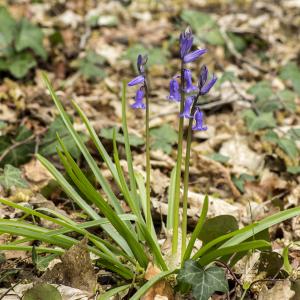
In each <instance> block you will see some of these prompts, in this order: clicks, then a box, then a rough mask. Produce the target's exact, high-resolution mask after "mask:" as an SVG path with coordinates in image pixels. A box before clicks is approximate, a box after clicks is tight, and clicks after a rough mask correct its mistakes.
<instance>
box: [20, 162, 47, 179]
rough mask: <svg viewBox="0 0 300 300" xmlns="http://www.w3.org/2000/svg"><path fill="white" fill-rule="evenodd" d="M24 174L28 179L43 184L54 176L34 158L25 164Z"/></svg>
mask: <svg viewBox="0 0 300 300" xmlns="http://www.w3.org/2000/svg"><path fill="white" fill-rule="evenodd" d="M24 175H25V177H26V179H27V180H28V181H31V182H33V183H42V184H47V183H48V182H49V180H50V179H51V178H52V176H51V174H50V173H49V172H48V171H47V169H46V168H45V167H43V166H42V164H41V163H40V161H39V160H37V159H32V160H31V161H30V162H29V163H27V164H26V165H24Z"/></svg>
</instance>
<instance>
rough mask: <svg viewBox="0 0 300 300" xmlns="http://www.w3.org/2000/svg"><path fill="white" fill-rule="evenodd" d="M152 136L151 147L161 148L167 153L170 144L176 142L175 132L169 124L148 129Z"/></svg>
mask: <svg viewBox="0 0 300 300" xmlns="http://www.w3.org/2000/svg"><path fill="white" fill-rule="evenodd" d="M150 135H151V137H152V143H151V147H152V149H161V150H163V151H164V152H165V153H167V154H169V153H170V152H171V151H172V145H173V144H175V143H176V142H177V132H176V130H175V129H174V128H173V127H171V126H170V125H169V124H165V125H163V126H161V127H159V128H153V129H151V130H150Z"/></svg>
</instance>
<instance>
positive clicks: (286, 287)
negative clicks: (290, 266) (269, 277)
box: [258, 279, 295, 300]
mask: <svg viewBox="0 0 300 300" xmlns="http://www.w3.org/2000/svg"><path fill="white" fill-rule="evenodd" d="M294 295H295V292H294V291H292V290H291V282H290V281H289V280H288V279H286V280H284V281H277V282H276V283H275V285H274V287H272V288H271V289H270V290H268V288H267V287H266V286H264V287H263V289H262V291H261V292H260V293H259V295H258V300H289V299H291V298H292V297H293V296H294Z"/></svg>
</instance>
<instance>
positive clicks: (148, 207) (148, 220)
mask: <svg viewBox="0 0 300 300" xmlns="http://www.w3.org/2000/svg"><path fill="white" fill-rule="evenodd" d="M145 97H146V225H147V229H148V230H149V232H151V229H152V226H151V224H152V222H151V219H152V217H151V199H150V171H151V166H150V132H149V115H150V111H149V91H148V84H147V82H146V80H145Z"/></svg>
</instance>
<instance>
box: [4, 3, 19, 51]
mask: <svg viewBox="0 0 300 300" xmlns="http://www.w3.org/2000/svg"><path fill="white" fill-rule="evenodd" d="M0 20H1V26H0V49H1V51H3V49H5V48H7V47H8V46H9V44H10V43H11V42H12V41H13V39H14V36H15V32H16V29H17V23H16V21H15V20H14V19H13V18H12V16H11V15H10V13H9V12H8V10H7V9H6V8H5V7H4V6H0Z"/></svg>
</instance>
